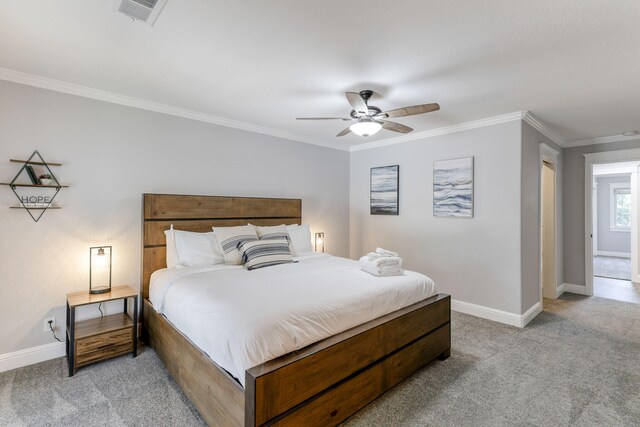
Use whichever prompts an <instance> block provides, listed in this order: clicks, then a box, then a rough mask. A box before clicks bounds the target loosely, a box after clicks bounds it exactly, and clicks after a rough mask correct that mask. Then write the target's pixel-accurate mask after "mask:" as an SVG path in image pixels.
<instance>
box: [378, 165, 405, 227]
mask: <svg viewBox="0 0 640 427" xmlns="http://www.w3.org/2000/svg"><path fill="white" fill-rule="evenodd" d="M399 174H400V166H398V165H395V166H382V167H379V168H371V215H398V177H399Z"/></svg>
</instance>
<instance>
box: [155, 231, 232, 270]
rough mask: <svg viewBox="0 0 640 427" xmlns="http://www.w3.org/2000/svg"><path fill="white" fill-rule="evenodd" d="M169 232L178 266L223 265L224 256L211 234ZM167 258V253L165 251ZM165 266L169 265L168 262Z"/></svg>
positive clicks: (213, 235)
mask: <svg viewBox="0 0 640 427" xmlns="http://www.w3.org/2000/svg"><path fill="white" fill-rule="evenodd" d="M169 231H170V232H171V231H172V232H173V243H174V245H175V251H176V255H177V261H178V264H179V265H180V266H184V267H191V266H198V265H214V264H223V263H224V255H223V254H222V250H221V249H220V245H219V244H218V241H217V240H216V236H215V234H214V233H213V232H211V233H194V232H192V231H182V230H169ZM168 258H169V252H168V251H167V259H168ZM167 265H169V264H168V262H167Z"/></svg>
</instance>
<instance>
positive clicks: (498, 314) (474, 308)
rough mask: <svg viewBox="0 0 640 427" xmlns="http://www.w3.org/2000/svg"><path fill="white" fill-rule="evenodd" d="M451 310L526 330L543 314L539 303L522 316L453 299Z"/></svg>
mask: <svg viewBox="0 0 640 427" xmlns="http://www.w3.org/2000/svg"><path fill="white" fill-rule="evenodd" d="M451 310H453V311H457V312H459V313H464V314H470V315H472V316H476V317H481V318H483V319H488V320H493V321H494V322H500V323H504V324H506V325H511V326H516V327H518V328H524V327H525V326H526V325H527V323H529V322H530V321H531V320H533V318H534V317H536V316H537V315H538V314H540V312H542V307H541V306H540V303H539V302H538V303H536V304H535V305H534V306H533V307H531V308H530V309H529V310H527V312H526V313H524V314H522V315H521V314H515V313H510V312H508V311H503V310H497V309H495V308H490V307H485V306H482V305H477V304H471V303H470V302H464V301H459V300H455V299H451Z"/></svg>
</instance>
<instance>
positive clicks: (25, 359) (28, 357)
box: [0, 342, 66, 372]
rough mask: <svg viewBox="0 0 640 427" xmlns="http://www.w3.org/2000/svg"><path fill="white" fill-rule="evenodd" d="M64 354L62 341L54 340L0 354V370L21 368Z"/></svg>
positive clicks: (64, 347) (64, 348)
mask: <svg viewBox="0 0 640 427" xmlns="http://www.w3.org/2000/svg"><path fill="white" fill-rule="evenodd" d="M65 354H66V346H65V343H64V342H54V343H51V344H45V345H41V346H38V347H31V348H27V349H24V350H18V351H14V352H12V353H6V354H0V372H4V371H9V370H11V369H16V368H22V367H23V366H27V365H33V364H34V363H39V362H44V361H45V360H51V359H56V358H58V357H62V356H64V355H65Z"/></svg>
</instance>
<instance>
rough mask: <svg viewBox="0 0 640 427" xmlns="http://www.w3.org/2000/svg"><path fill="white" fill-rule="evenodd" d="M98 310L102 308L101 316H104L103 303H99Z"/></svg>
mask: <svg viewBox="0 0 640 427" xmlns="http://www.w3.org/2000/svg"><path fill="white" fill-rule="evenodd" d="M98 310H100V317H104V313H103V312H102V303H100V304H98Z"/></svg>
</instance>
